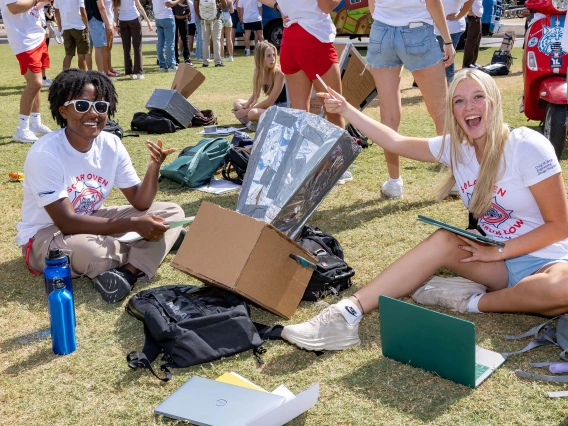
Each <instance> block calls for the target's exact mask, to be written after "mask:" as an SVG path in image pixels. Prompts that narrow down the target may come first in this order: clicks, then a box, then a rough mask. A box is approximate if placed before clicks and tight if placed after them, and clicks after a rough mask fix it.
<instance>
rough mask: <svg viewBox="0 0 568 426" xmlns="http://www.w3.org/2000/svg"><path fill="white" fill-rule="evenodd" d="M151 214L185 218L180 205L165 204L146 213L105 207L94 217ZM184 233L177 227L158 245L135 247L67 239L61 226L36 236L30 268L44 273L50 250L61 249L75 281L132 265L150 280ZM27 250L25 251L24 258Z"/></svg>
mask: <svg viewBox="0 0 568 426" xmlns="http://www.w3.org/2000/svg"><path fill="white" fill-rule="evenodd" d="M147 214H153V215H156V216H159V217H161V218H163V219H166V220H180V219H183V218H184V217H185V214H184V212H183V210H182V208H181V207H180V206H178V205H177V204H174V203H161V202H157V203H153V204H152V206H151V207H150V208H149V209H148V210H146V211H139V210H136V209H135V208H134V207H131V206H128V205H127V206H120V207H107V208H105V207H103V208H101V209H99V210H97V211H96V212H94V213H93V216H96V217H105V218H108V219H116V218H125V217H140V216H144V215H147ZM180 232H181V227H177V228H172V229H170V230H168V231H166V233H165V234H164V235H163V236H162V238H160V239H159V240H156V241H147V240H139V241H136V242H133V243H121V242H119V241H117V240H116V238H115V237H118V236H119V235H115V236H106V235H90V234H72V235H63V234H62V233H61V231H59V228H57V226H55V225H51V226H48V227H47V228H43V229H41V230H39V231H38V232H37V233H36V235H34V241H33V244H32V249H31V253H30V259H29V260H30V266H31V267H32V268H33V269H35V270H36V271H43V268H44V267H45V257H46V256H47V253H48V251H49V249H50V248H55V247H58V248H59V249H60V250H61V251H62V252H64V253H65V254H67V255H68V256H69V260H70V264H71V274H72V276H73V278H76V277H82V276H87V277H89V278H94V277H96V276H97V275H99V274H100V273H102V272H104V271H108V270H109V269H112V268H117V267H119V266H122V265H125V264H126V263H130V264H131V265H132V266H134V267H135V268H137V269H140V270H141V271H142V272H144V274H146V276H147V278H148V279H150V278H152V277H153V276H154V275H155V274H156V271H157V270H158V267H159V266H160V264H161V263H162V261H163V260H164V258H165V257H166V255H167V254H168V253H169V251H170V249H171V248H172V246H173V245H174V243H175V242H176V240H177V238H178V236H179V234H180ZM25 250H26V249H25V247H23V249H22V253H23V254H24V256H25Z"/></svg>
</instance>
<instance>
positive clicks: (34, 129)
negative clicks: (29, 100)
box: [30, 123, 51, 138]
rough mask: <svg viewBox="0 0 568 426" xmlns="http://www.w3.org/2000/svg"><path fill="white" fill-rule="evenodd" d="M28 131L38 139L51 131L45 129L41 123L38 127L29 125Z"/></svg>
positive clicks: (47, 128)
mask: <svg viewBox="0 0 568 426" xmlns="http://www.w3.org/2000/svg"><path fill="white" fill-rule="evenodd" d="M30 130H31V131H32V132H33V133H34V135H36V136H37V137H38V138H40V137H42V136H43V135H45V134H47V133H49V132H51V129H50V128H49V127H47V126H46V125H45V124H43V123H39V124H38V125H33V124H30Z"/></svg>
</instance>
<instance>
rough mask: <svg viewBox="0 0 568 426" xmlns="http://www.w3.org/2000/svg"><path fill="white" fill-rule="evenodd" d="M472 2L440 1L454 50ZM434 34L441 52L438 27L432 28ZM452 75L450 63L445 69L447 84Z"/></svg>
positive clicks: (457, 0) (452, 69) (453, 66)
mask: <svg viewBox="0 0 568 426" xmlns="http://www.w3.org/2000/svg"><path fill="white" fill-rule="evenodd" d="M474 1H475V0H467V1H464V0H442V4H443V5H444V11H445V12H446V22H447V24H448V30H449V31H450V37H451V38H452V43H453V45H454V49H457V47H458V43H459V41H460V38H461V36H462V34H463V33H464V31H465V16H466V15H467V14H468V12H469V11H470V10H471V6H472V4H473V2H474ZM434 33H435V34H436V38H437V39H438V43H439V44H440V48H441V49H442V51H443V50H444V38H443V37H442V36H441V35H440V30H438V27H436V28H434ZM454 74H455V64H454V63H453V62H452V64H451V65H449V66H447V67H446V80H448V84H449V83H450V82H451V81H452V79H453V78H454Z"/></svg>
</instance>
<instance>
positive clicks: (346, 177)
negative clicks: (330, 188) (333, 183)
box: [337, 170, 353, 185]
mask: <svg viewBox="0 0 568 426" xmlns="http://www.w3.org/2000/svg"><path fill="white" fill-rule="evenodd" d="M352 180H353V174H352V173H351V172H350V171H349V170H346V171H345V173H343V174H342V175H341V177H340V178H339V180H338V181H337V185H343V184H344V183H345V182H349V181H352Z"/></svg>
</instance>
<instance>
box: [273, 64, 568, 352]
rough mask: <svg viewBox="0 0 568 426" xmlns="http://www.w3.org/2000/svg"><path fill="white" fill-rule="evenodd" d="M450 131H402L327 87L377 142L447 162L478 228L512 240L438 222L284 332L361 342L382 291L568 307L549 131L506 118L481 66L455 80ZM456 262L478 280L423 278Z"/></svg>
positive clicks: (452, 302)
mask: <svg viewBox="0 0 568 426" xmlns="http://www.w3.org/2000/svg"><path fill="white" fill-rule="evenodd" d="M448 90H449V94H448V98H447V104H446V112H445V126H444V135H446V136H438V137H435V138H432V139H424V138H411V137H406V136H402V135H400V134H398V133H397V132H395V131H394V130H392V129H390V128H389V127H387V126H385V125H383V124H379V123H377V122H376V121H374V120H372V119H371V118H369V117H366V116H365V115H363V114H361V113H360V112H359V111H357V110H356V109H354V108H353V107H352V106H350V105H349V104H348V103H346V102H345V99H344V98H343V97H341V96H340V95H339V94H338V93H336V92H333V91H332V95H334V96H335V97H336V98H337V99H336V100H335V99H331V98H330V96H329V95H327V94H326V95H323V94H322V96H325V98H326V99H325V107H326V109H327V110H328V111H333V112H335V113H338V114H341V115H342V116H343V117H344V118H345V119H346V120H348V121H349V122H350V123H353V125H354V126H356V127H357V128H358V129H359V130H361V131H362V132H363V133H364V134H365V135H367V136H368V137H369V138H370V139H372V140H373V141H374V142H375V143H376V144H378V145H380V146H381V147H383V148H384V149H388V150H390V151H391V152H393V153H396V154H398V155H402V156H405V157H408V158H411V159H414V160H419V161H425V162H430V163H434V162H441V163H442V164H444V165H446V166H447V167H448V168H449V170H450V172H451V175H450V176H449V178H448V180H447V181H446V182H445V184H444V185H443V186H442V188H441V189H440V192H439V193H438V198H443V197H444V196H445V195H447V193H448V191H449V190H450V188H451V187H452V186H453V184H454V182H455V183H457V184H458V186H459V188H460V195H461V197H462V201H463V203H464V205H465V207H466V208H467V209H468V211H469V212H470V213H472V214H473V216H474V217H476V218H478V225H479V227H480V228H481V229H482V230H483V231H484V232H485V233H486V234H487V236H488V237H491V238H492V239H494V240H497V241H501V242H503V243H505V246H504V248H499V247H496V246H492V245H483V244H478V243H475V242H472V241H471V240H469V239H466V238H462V237H459V236H457V235H455V234H453V233H451V232H448V231H444V230H438V231H436V232H434V233H433V234H432V235H431V236H429V237H428V238H426V240H424V241H423V242H421V243H420V244H418V246H416V247H415V248H413V249H412V250H410V251H409V252H408V253H406V254H404V255H403V256H402V257H401V258H400V259H398V260H397V261H395V262H394V263H393V264H392V265H390V266H389V267H388V268H387V269H385V270H384V271H383V272H382V273H380V274H379V275H378V276H377V277H376V278H375V279H374V280H372V281H371V282H370V283H369V284H367V285H366V286H365V287H363V288H361V289H360V290H358V291H357V292H356V293H354V294H353V295H352V296H351V297H350V298H348V299H344V300H342V301H340V302H339V303H337V304H334V305H330V306H329V307H328V308H326V309H325V310H324V311H322V312H321V313H320V314H318V315H317V316H315V317H314V318H312V319H311V320H309V321H308V322H305V323H303V324H298V325H292V326H287V327H284V331H283V333H282V336H283V337H284V338H285V339H286V340H288V341H289V342H291V343H294V344H296V345H298V346H300V347H302V348H305V349H308V350H340V349H346V348H348V347H350V346H352V345H357V344H360V340H359V335H358V327H359V321H360V320H361V318H362V316H363V314H365V313H368V312H371V311H373V310H375V309H377V308H378V307H379V306H378V297H379V295H381V294H383V295H386V296H390V297H395V298H398V297H403V296H407V295H409V294H411V293H412V292H414V291H416V292H415V293H414V295H413V297H414V299H415V300H416V301H417V302H419V303H423V304H430V305H440V306H444V307H446V308H449V309H453V310H456V311H459V312H462V313H465V312H471V313H481V312H533V313H539V314H542V315H551V316H552V315H559V314H562V313H565V312H568V286H567V285H566V282H567V280H568V264H567V263H566V262H567V261H568V202H567V199H566V190H565V188H564V181H563V179H562V172H561V168H560V164H559V163H558V161H557V159H556V156H555V153H554V149H553V148H552V146H551V144H550V143H549V142H548V140H547V139H545V138H544V136H542V135H541V134H539V133H537V132H535V131H533V130H530V129H528V128H526V127H520V128H517V129H513V130H510V129H509V127H508V126H507V125H506V124H505V123H504V122H503V113H502V110H501V95H500V93H499V90H498V88H497V86H496V84H495V82H494V80H493V79H492V78H491V77H490V76H489V75H487V74H485V73H483V72H480V71H478V70H474V69H462V70H460V71H459V72H458V73H456V74H455V76H454V80H453V82H452V83H451V85H450V87H449V89H448ZM440 268H447V269H450V270H452V271H454V272H455V273H456V274H458V275H460V276H462V277H465V278H468V279H470V280H472V281H475V283H480V284H475V283H466V284H463V283H462V284H461V285H460V284H455V283H453V284H452V283H450V284H447V283H443V284H439V283H435V282H432V283H428V285H424V286H423V283H424V282H425V281H426V280H427V279H428V278H429V277H430V276H432V275H433V274H435V273H436V271H438V269H440Z"/></svg>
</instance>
